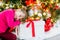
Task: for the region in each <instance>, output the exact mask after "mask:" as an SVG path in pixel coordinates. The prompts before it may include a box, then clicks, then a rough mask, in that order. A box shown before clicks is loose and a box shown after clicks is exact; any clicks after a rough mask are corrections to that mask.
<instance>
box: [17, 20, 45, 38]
mask: <svg viewBox="0 0 60 40" xmlns="http://www.w3.org/2000/svg"><path fill="white" fill-rule="evenodd" d="M44 24H45V22H44V21H43V20H39V21H28V22H25V23H24V24H20V26H19V28H18V33H19V34H18V36H19V37H20V39H29V38H34V37H41V36H43V32H44ZM40 34H41V35H40Z"/></svg>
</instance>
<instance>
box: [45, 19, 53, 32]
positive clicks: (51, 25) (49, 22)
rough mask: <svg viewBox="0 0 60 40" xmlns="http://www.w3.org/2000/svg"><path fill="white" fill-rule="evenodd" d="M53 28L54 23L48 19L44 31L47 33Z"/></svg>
mask: <svg viewBox="0 0 60 40" xmlns="http://www.w3.org/2000/svg"><path fill="white" fill-rule="evenodd" d="M51 27H53V23H52V22H51V19H50V18H48V19H47V20H46V21H45V25H44V28H45V29H44V30H45V32H48V31H49V30H50V29H51Z"/></svg>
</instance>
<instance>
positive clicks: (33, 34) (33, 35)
mask: <svg viewBox="0 0 60 40" xmlns="http://www.w3.org/2000/svg"><path fill="white" fill-rule="evenodd" d="M27 22H29V23H28V24H27V26H26V27H27V28H28V27H29V26H30V24H31V25H32V26H31V27H32V37H35V28H34V22H33V21H32V20H28V21H27Z"/></svg>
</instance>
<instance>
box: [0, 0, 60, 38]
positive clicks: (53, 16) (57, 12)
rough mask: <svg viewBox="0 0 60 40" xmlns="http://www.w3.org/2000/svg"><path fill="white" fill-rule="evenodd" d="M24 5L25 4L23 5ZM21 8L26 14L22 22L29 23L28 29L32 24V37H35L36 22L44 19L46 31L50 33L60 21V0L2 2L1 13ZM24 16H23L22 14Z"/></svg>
mask: <svg viewBox="0 0 60 40" xmlns="http://www.w3.org/2000/svg"><path fill="white" fill-rule="evenodd" d="M23 3H25V4H24V5H25V6H24V5H23ZM10 8H12V9H17V8H21V12H24V13H26V15H27V16H26V17H25V18H24V19H22V20H21V22H29V23H28V24H27V27H28V26H29V25H30V24H32V36H33V37H34V36H35V34H34V22H33V21H39V20H40V19H43V21H45V25H44V31H45V32H48V31H49V30H50V29H51V28H52V27H53V26H54V23H56V21H57V20H59V19H60V0H25V1H24V2H22V0H8V1H7V0H6V1H5V0H1V1H0V12H2V11H3V10H6V9H10ZM22 15H23V14H22Z"/></svg>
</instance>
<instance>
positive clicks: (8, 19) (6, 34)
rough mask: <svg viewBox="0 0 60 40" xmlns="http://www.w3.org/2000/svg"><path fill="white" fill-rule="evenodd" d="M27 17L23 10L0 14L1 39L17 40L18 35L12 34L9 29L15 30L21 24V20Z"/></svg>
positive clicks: (11, 10)
mask: <svg viewBox="0 0 60 40" xmlns="http://www.w3.org/2000/svg"><path fill="white" fill-rule="evenodd" d="M24 17H25V13H23V12H21V9H16V10H13V9H7V10H4V11H2V12H0V38H4V40H16V35H14V34H12V33H11V32H10V31H11V30H8V28H13V29H14V28H15V27H17V26H18V25H19V24H20V19H22V18H24Z"/></svg>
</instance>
